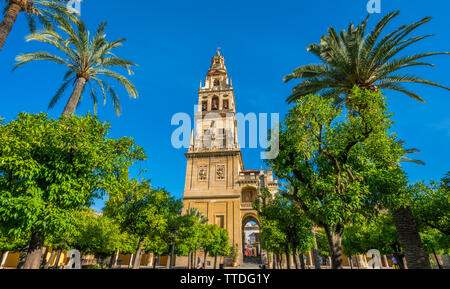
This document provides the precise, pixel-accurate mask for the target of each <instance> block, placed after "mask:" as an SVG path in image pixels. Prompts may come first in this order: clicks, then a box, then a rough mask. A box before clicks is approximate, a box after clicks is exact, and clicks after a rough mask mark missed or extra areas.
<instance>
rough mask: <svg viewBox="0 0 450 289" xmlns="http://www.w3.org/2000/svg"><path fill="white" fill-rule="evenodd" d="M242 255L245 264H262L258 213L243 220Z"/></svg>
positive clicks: (250, 214) (249, 214)
mask: <svg viewBox="0 0 450 289" xmlns="http://www.w3.org/2000/svg"><path fill="white" fill-rule="evenodd" d="M241 224H242V229H241V230H242V255H243V261H244V262H245V263H256V264H260V263H261V244H260V240H259V234H260V228H261V226H260V222H259V219H258V216H257V215H256V213H248V214H246V215H244V217H243V218H242V222H241Z"/></svg>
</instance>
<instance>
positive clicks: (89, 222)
mask: <svg viewBox="0 0 450 289" xmlns="http://www.w3.org/2000/svg"><path fill="white" fill-rule="evenodd" d="M124 237H128V236H123V235H122V234H121V231H120V227H119V225H118V224H117V223H116V222H114V221H113V220H112V219H111V218H108V217H106V216H102V215H97V214H95V212H93V211H91V210H86V211H81V212H79V213H78V214H77V220H76V233H75V234H74V235H73V236H71V238H70V239H69V245H70V246H71V247H73V248H76V249H78V250H80V251H81V252H82V253H83V254H92V255H95V256H96V257H97V258H106V257H108V256H111V255H113V254H114V253H115V252H116V251H117V250H119V249H121V247H122V244H121V243H122V242H123V241H124Z"/></svg>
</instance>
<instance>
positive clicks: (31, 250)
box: [23, 232, 45, 269]
mask: <svg viewBox="0 0 450 289" xmlns="http://www.w3.org/2000/svg"><path fill="white" fill-rule="evenodd" d="M44 240H45V237H44V234H42V233H40V232H33V233H32V234H31V237H30V243H29V246H28V248H27V257H26V259H25V264H24V265H23V269H39V267H40V265H41V260H42V249H43V247H44Z"/></svg>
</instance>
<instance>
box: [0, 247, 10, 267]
mask: <svg viewBox="0 0 450 289" xmlns="http://www.w3.org/2000/svg"><path fill="white" fill-rule="evenodd" d="M8 255H9V251H6V252H2V258H1V260H0V268H2V267H3V266H4V265H5V263H6V259H8Z"/></svg>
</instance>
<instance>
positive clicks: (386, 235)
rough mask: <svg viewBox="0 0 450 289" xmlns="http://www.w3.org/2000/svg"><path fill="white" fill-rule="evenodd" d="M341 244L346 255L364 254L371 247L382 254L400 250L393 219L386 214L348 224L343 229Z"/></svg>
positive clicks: (399, 251)
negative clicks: (362, 221) (358, 222)
mask: <svg viewBox="0 0 450 289" xmlns="http://www.w3.org/2000/svg"><path fill="white" fill-rule="evenodd" d="M342 244H343V247H344V252H345V254H346V255H348V256H352V255H358V254H366V253H367V252H368V251H369V250H371V249H377V250H379V251H380V252H381V254H384V255H391V254H395V253H401V251H402V250H401V246H400V240H399V237H398V234H397V231H396V228H395V225H394V220H393V219H392V216H391V215H388V214H380V215H379V216H377V217H374V218H372V219H370V220H367V221H366V222H364V223H360V224H353V225H351V226H348V227H347V228H345V230H344V236H343V240H342Z"/></svg>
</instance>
